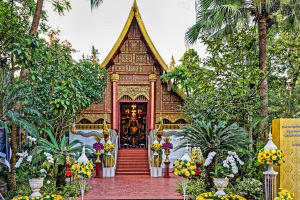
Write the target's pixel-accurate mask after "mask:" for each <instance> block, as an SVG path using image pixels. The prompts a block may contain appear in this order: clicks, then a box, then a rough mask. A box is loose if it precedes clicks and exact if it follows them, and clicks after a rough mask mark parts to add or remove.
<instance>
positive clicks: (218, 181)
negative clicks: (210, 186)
mask: <svg viewBox="0 0 300 200" xmlns="http://www.w3.org/2000/svg"><path fill="white" fill-rule="evenodd" d="M213 182H214V185H215V186H216V188H217V189H218V191H217V192H216V194H217V195H220V196H226V195H227V194H226V193H225V192H224V189H225V188H226V187H227V185H228V182H229V180H228V178H214V179H213Z"/></svg>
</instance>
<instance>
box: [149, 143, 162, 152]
mask: <svg viewBox="0 0 300 200" xmlns="http://www.w3.org/2000/svg"><path fill="white" fill-rule="evenodd" d="M150 149H151V150H152V151H160V150H162V145H161V144H151V145H150Z"/></svg>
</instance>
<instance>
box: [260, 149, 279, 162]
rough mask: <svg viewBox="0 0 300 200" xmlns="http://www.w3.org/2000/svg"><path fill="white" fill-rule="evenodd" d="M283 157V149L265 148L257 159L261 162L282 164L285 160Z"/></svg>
mask: <svg viewBox="0 0 300 200" xmlns="http://www.w3.org/2000/svg"><path fill="white" fill-rule="evenodd" d="M283 158H284V155H283V151H282V150H278V149H277V150H269V149H265V150H264V151H263V152H260V153H259V154H258V157H257V160H258V162H259V163H260V164H268V165H277V166H280V165H282V164H283V163H284V162H285V161H284V159H283Z"/></svg>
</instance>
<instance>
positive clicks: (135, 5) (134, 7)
mask: <svg viewBox="0 0 300 200" xmlns="http://www.w3.org/2000/svg"><path fill="white" fill-rule="evenodd" d="M132 9H133V10H134V11H137V9H138V7H137V3H136V0H134V1H133V6H132Z"/></svg>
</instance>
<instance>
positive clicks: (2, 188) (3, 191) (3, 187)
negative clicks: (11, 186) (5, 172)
mask: <svg viewBox="0 0 300 200" xmlns="http://www.w3.org/2000/svg"><path fill="white" fill-rule="evenodd" d="M6 193H7V183H2V184H0V194H2V195H3V196H5V195H6Z"/></svg>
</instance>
